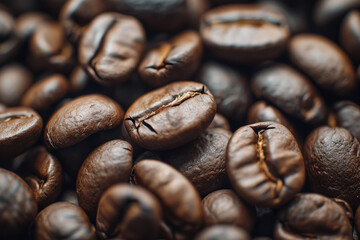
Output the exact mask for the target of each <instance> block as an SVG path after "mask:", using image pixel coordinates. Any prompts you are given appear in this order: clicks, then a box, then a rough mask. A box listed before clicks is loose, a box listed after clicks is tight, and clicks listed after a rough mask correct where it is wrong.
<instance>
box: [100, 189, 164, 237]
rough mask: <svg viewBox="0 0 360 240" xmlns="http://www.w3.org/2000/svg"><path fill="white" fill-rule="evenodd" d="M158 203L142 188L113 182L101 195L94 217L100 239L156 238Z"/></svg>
mask: <svg viewBox="0 0 360 240" xmlns="http://www.w3.org/2000/svg"><path fill="white" fill-rule="evenodd" d="M161 217H162V210H161V205H160V203H159V202H158V200H157V199H156V197H155V196H153V195H152V194H151V193H150V192H148V191H147V190H146V189H144V188H142V187H139V186H133V185H130V184H116V185H114V186H112V187H111V188H109V189H108V190H107V191H106V192H105V193H104V194H103V195H102V197H101V200H100V202H99V207H98V213H97V217H96V229H97V232H98V235H99V237H100V239H110V238H111V239H129V240H137V239H139V240H141V239H149V240H151V239H156V237H157V234H158V231H159V227H160V222H161Z"/></svg>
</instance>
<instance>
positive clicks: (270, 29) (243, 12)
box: [200, 4, 290, 64]
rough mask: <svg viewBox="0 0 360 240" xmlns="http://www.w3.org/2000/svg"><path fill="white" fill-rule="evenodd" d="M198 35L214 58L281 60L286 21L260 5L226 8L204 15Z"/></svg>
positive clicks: (213, 10)
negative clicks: (277, 58) (199, 34)
mask: <svg viewBox="0 0 360 240" xmlns="http://www.w3.org/2000/svg"><path fill="white" fill-rule="evenodd" d="M200 33H201V36H202V38H203V41H204V44H205V45H206V46H207V47H208V48H209V50H210V51H212V52H213V53H214V54H215V55H216V56H218V57H220V58H222V59H225V60H228V61H234V62H240V63H245V64H249V63H253V62H259V61H263V60H269V59H273V58H276V57H278V56H280V54H281V53H282V52H283V51H284V50H285V48H286V45H287V41H288V38H289V35H290V31H289V27H288V25H287V23H286V20H285V18H284V17H283V16H282V15H281V14H279V13H277V12H272V11H269V10H268V9H265V8H263V7H261V6H259V5H241V4H237V5H227V6H221V7H218V8H215V9H212V10H210V11H208V12H206V13H205V14H204V15H203V17H202V21H201V26H200Z"/></svg>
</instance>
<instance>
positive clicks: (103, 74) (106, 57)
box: [78, 13, 145, 85]
mask: <svg viewBox="0 0 360 240" xmlns="http://www.w3.org/2000/svg"><path fill="white" fill-rule="evenodd" d="M144 48H145V33H144V30H143V27H142V26H141V24H140V23H139V21H138V20H137V19H136V18H133V17H131V16H127V15H122V14H118V13H103V14H101V15H99V16H97V17H96V18H94V19H93V20H92V22H91V23H90V25H89V26H88V28H87V30H86V31H85V32H84V35H83V37H82V39H81V40H80V44H79V53H78V54H79V63H80V64H81V65H82V66H83V68H84V69H85V70H86V71H87V72H88V73H89V75H90V76H91V77H92V78H93V79H94V80H95V81H97V82H98V83H100V84H103V85H116V84H120V83H124V82H125V81H127V80H128V79H129V78H130V76H131V74H132V72H134V70H135V69H136V66H137V64H138V63H139V61H140V57H141V54H142V53H143V51H144Z"/></svg>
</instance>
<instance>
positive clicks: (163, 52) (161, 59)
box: [146, 43, 173, 70]
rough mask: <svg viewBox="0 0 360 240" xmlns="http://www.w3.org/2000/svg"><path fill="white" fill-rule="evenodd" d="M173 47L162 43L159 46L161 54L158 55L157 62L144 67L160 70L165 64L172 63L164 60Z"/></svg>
mask: <svg viewBox="0 0 360 240" xmlns="http://www.w3.org/2000/svg"><path fill="white" fill-rule="evenodd" d="M172 49H173V48H172V47H171V45H170V44H168V43H164V44H162V45H161V46H160V51H159V52H161V56H159V58H158V60H157V62H155V64H153V65H150V66H147V67H146V68H154V69H156V70H161V69H162V68H164V67H166V65H173V64H172V63H169V62H166V58H167V56H168V55H169V53H170V52H171V50H172Z"/></svg>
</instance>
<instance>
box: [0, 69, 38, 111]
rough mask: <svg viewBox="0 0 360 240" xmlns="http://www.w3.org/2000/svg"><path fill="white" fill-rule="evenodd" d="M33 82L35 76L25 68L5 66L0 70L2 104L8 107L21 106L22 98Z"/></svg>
mask: <svg viewBox="0 0 360 240" xmlns="http://www.w3.org/2000/svg"><path fill="white" fill-rule="evenodd" d="M32 82H33V76H32V74H31V73H30V72H29V70H27V69H26V68H25V67H24V66H22V65H20V64H9V65H5V66H4V67H2V68H1V69H0V102H1V103H3V104H5V105H6V106H8V107H14V106H18V105H20V102H21V98H22V96H23V95H24V93H25V92H26V90H27V89H28V88H29V87H30V86H31V84H32Z"/></svg>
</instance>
